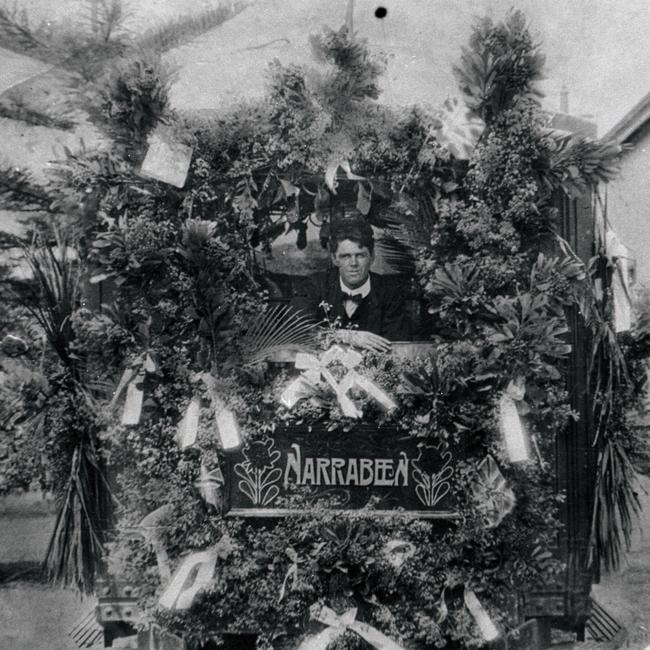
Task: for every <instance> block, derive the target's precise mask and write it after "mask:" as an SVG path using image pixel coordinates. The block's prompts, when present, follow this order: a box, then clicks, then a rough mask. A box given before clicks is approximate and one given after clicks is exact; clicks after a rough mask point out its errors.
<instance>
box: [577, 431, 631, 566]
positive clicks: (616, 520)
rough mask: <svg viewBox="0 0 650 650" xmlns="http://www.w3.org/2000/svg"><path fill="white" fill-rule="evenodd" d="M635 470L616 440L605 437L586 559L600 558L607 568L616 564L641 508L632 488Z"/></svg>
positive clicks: (625, 547)
mask: <svg viewBox="0 0 650 650" xmlns="http://www.w3.org/2000/svg"><path fill="white" fill-rule="evenodd" d="M634 483H635V471H634V467H633V466H632V463H631V462H630V460H629V458H628V457H627V454H626V453H625V450H624V449H623V446H622V444H621V442H620V441H618V440H615V439H614V440H612V439H608V440H606V441H605V444H604V446H603V448H602V450H601V451H600V453H599V456H598V475H597V477H596V492H595V501H594V509H593V514H592V523H591V537H590V540H589V557H588V559H589V563H590V564H592V563H594V562H596V561H600V562H602V563H603V564H604V566H605V568H606V569H608V570H616V569H618V568H619V566H620V561H621V554H622V552H623V551H624V550H629V549H630V545H631V542H632V531H633V530H634V522H635V520H637V521H638V516H639V514H640V512H641V502H640V501H639V495H638V494H637V492H636V491H635V490H634Z"/></svg>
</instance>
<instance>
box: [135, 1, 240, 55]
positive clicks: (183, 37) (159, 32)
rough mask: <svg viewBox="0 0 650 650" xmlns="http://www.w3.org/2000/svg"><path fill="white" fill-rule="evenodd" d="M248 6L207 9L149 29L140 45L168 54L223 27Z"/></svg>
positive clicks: (237, 5)
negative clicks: (211, 30) (196, 38)
mask: <svg viewBox="0 0 650 650" xmlns="http://www.w3.org/2000/svg"><path fill="white" fill-rule="evenodd" d="M247 6H248V3H247V2H230V3H224V4H221V5H219V6H218V7H216V8H214V9H205V10H204V11H201V12H199V13H196V14H193V15H190V16H181V17H180V18H175V19H173V20H170V21H168V22H166V23H164V24H163V25H161V26H159V27H154V28H151V29H148V30H147V31H145V32H144V34H142V36H141V37H140V39H139V40H138V45H139V46H140V47H142V48H144V49H151V50H153V51H155V52H159V53H162V52H167V51H169V50H171V49H173V48H175V47H179V46H180V45H184V44H185V43H188V42H189V41H191V40H192V39H193V38H195V37H196V36H199V35H200V34H203V33H205V32H207V31H209V30H210V29H214V28H215V27H218V26H219V25H222V24H223V23H225V22H226V21H228V20H230V19H231V18H234V17H235V16H236V15H237V14H239V13H240V12H241V11H243V10H244V9H245V8H246V7H247Z"/></svg>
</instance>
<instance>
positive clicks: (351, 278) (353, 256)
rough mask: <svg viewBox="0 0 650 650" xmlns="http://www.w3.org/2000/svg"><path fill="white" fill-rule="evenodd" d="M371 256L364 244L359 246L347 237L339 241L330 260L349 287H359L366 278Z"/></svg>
mask: <svg viewBox="0 0 650 650" xmlns="http://www.w3.org/2000/svg"><path fill="white" fill-rule="evenodd" d="M373 258H374V256H373V255H372V254H371V253H370V251H369V250H368V248H367V247H366V246H359V244H356V243H355V242H353V241H350V240H349V239H344V240H343V241H340V242H339V244H338V246H337V247H336V252H335V253H333V254H332V262H334V266H336V267H338V269H339V274H340V276H341V280H343V284H344V285H345V286H346V287H348V288H349V289H356V288H357V287H360V286H361V285H362V284H363V283H364V282H365V281H366V280H367V279H368V275H369V273H370V266H371V265H372V260H373Z"/></svg>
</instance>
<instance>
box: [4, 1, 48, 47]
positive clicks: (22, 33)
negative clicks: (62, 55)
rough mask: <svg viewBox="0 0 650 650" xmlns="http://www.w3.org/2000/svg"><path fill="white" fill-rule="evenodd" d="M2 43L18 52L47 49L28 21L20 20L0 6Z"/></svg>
mask: <svg viewBox="0 0 650 650" xmlns="http://www.w3.org/2000/svg"><path fill="white" fill-rule="evenodd" d="M0 45H2V46H3V47H7V48H9V49H12V50H17V51H18V52H30V51H34V50H45V49H47V48H46V46H45V45H44V44H43V43H42V42H41V41H39V40H38V38H36V36H35V35H34V34H33V33H32V30H31V29H30V28H29V25H28V24H27V23H26V21H21V20H19V19H18V18H17V17H16V16H15V15H13V14H12V13H11V12H9V11H7V9H6V8H2V7H0Z"/></svg>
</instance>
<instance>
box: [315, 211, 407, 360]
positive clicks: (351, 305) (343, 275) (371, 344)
mask: <svg viewBox="0 0 650 650" xmlns="http://www.w3.org/2000/svg"><path fill="white" fill-rule="evenodd" d="M330 253H331V257H332V264H333V265H334V268H333V269H331V271H330V272H329V273H327V274H325V275H323V276H319V277H317V278H314V280H313V284H312V286H311V288H310V289H309V293H310V295H309V296H308V298H309V302H310V303H311V305H310V307H309V308H308V311H310V312H311V313H315V314H316V318H317V319H318V320H319V321H321V320H327V321H329V322H330V323H332V324H335V325H336V326H337V327H339V328H341V331H340V332H339V335H338V338H339V340H341V342H345V343H349V344H351V345H356V346H358V347H362V348H366V349H369V350H373V351H376V352H386V351H388V350H389V349H390V341H398V340H404V339H405V338H407V334H406V331H407V328H406V323H405V321H406V319H405V309H404V292H403V290H402V289H401V288H400V287H399V286H398V285H397V284H396V283H394V282H393V281H391V279H390V278H387V277H385V276H381V275H377V274H375V273H371V272H370V267H371V266H372V263H373V260H374V239H373V233H372V228H371V226H370V224H368V223H367V222H366V220H365V219H364V218H363V217H348V218H343V219H340V220H339V221H338V222H336V223H335V224H334V225H333V227H332V234H331V237H330Z"/></svg>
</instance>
